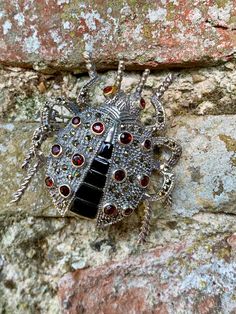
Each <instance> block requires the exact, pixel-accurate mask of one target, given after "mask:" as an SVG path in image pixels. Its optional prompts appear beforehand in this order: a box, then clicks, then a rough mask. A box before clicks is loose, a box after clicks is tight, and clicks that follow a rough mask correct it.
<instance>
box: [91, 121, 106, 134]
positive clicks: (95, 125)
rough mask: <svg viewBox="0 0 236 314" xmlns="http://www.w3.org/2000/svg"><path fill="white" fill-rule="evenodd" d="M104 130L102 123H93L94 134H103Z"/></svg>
mask: <svg viewBox="0 0 236 314" xmlns="http://www.w3.org/2000/svg"><path fill="white" fill-rule="evenodd" d="M104 130H105V125H104V124H103V123H102V122H100V121H98V122H95V123H93V125H92V131H93V133H95V134H102V133H103V132H104Z"/></svg>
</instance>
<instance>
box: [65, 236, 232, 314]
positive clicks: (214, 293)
mask: <svg viewBox="0 0 236 314" xmlns="http://www.w3.org/2000/svg"><path fill="white" fill-rule="evenodd" d="M199 240H200V239H199ZM199 240H196V242H191V241H189V243H188V242H183V243H179V244H175V245H171V246H165V247H164V246H163V247H157V248H156V249H153V250H151V251H146V252H142V254H141V255H139V256H133V257H130V258H127V259H125V260H121V261H119V262H109V263H106V264H104V265H103V266H99V267H95V268H87V269H83V270H77V271H75V272H73V273H69V274H67V275H65V276H64V277H63V278H62V279H61V280H60V283H59V298H60V304H61V308H62V312H63V313H64V314H76V313H84V314H86V313H94V314H100V313H104V314H124V313H125V314H131V313H147V314H149V313H150V314H155V313H156V314H160V313H161V314H172V313H198V314H208V313H209V314H210V313H226V312H227V313H231V312H230V311H229V310H231V309H233V308H234V304H235V301H234V289H235V281H236V279H235V276H234V273H235V266H234V265H235V264H234V263H232V260H231V263H228V262H226V261H225V260H224V259H222V258H221V254H222V247H221V245H220V244H221V243H222V238H221V237H220V236H215V237H213V238H212V237H208V238H206V239H205V240H203V239H201V240H200V241H199ZM213 246H214V247H215V248H219V249H218V250H215V252H213V251H211V254H209V252H210V250H209V248H210V247H213ZM224 250H229V251H230V248H229V246H227V243H226V245H225V247H224ZM202 255H204V258H203V256H202ZM232 258H233V255H232V256H231V259H232ZM224 311H225V312H224ZM232 313H233V312H232Z"/></svg>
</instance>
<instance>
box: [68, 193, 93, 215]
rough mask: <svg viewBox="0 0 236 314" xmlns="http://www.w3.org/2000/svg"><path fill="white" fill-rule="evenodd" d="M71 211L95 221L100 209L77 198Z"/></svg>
mask: <svg viewBox="0 0 236 314" xmlns="http://www.w3.org/2000/svg"><path fill="white" fill-rule="evenodd" d="M70 211H72V212H73V213H75V214H77V215H80V216H83V217H86V218H90V219H94V218H95V217H96V215H97V211H98V208H97V205H95V204H93V203H90V202H87V201H85V200H81V199H80V198H78V197H76V198H75V199H74V204H73V208H72V209H70Z"/></svg>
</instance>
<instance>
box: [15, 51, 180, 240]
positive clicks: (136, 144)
mask: <svg viewBox="0 0 236 314" xmlns="http://www.w3.org/2000/svg"><path fill="white" fill-rule="evenodd" d="M85 60H86V66H87V69H88V73H89V76H90V80H89V81H88V82H87V83H86V84H85V85H84V86H83V87H82V88H81V90H80V92H79V94H78V99H77V103H75V102H71V101H70V100H67V99H61V98H57V99H52V100H50V101H48V102H47V103H46V104H45V105H44V107H43V108H42V110H41V122H40V125H39V127H38V128H37V129H36V130H35V132H34V134H33V138H32V146H31V148H30V149H29V152H28V154H27V155H26V158H25V160H24V162H23V165H22V168H23V169H25V170H26V171H27V175H26V177H25V179H24V181H23V182H22V185H21V187H20V188H19V190H18V191H17V192H16V193H14V194H13V200H12V203H15V202H18V201H19V200H20V199H21V197H22V195H23V194H24V192H25V190H26V189H27V187H28V185H29V183H30V181H31V179H32V177H33V176H34V175H35V173H36V172H37V170H38V169H39V167H40V166H42V165H44V166H45V186H46V187H47V189H48V191H49V194H50V195H51V197H52V200H53V203H54V205H55V207H56V208H57V209H58V211H59V212H60V213H61V214H62V215H65V213H66V212H70V213H71V214H73V215H75V216H78V217H83V218H87V219H95V220H96V222H97V226H98V227H104V226H107V225H110V224H114V223H116V222H118V221H120V220H122V219H124V218H125V217H127V216H130V215H131V214H132V213H133V212H134V210H135V209H136V208H137V207H138V205H139V204H140V203H141V202H144V203H145V213H144V219H143V223H142V227H141V231H140V234H139V242H143V241H145V239H146V237H147V235H148V233H149V229H150V219H151V212H152V208H151V202H153V201H161V202H167V203H171V192H172V190H173V187H174V182H175V177H174V174H173V172H172V168H173V167H174V166H175V164H176V163H177V161H178V160H179V158H180V156H181V146H180V144H179V143H178V142H176V141H175V140H174V139H171V138H167V137H164V136H161V135H160V134H161V133H162V131H163V130H164V128H165V125H166V116H165V111H164V108H163V106H162V104H161V102H160V97H161V96H162V95H163V93H164V92H165V90H166V89H167V88H168V87H169V85H170V84H171V83H172V81H173V79H174V76H173V75H172V74H170V75H168V76H167V77H166V79H165V80H164V82H163V83H162V84H161V85H160V86H159V87H158V88H157V89H156V90H154V92H153V95H152V96H151V104H152V105H153V107H154V109H155V116H154V119H155V122H154V124H153V125H144V124H143V123H142V122H141V119H140V113H141V111H142V110H143V109H144V108H145V100H144V99H143V98H142V90H143V88H144V85H145V82H146V80H147V77H148V75H149V70H145V71H144V72H143V75H142V77H141V79H140V82H139V84H138V86H137V87H136V89H135V91H134V92H132V93H130V94H126V93H125V92H124V91H122V90H121V81H122V76H123V71H124V62H123V61H120V62H119V66H118V71H117V76H116V80H115V83H114V85H113V86H107V87H105V88H104V90H103V93H104V96H105V101H104V103H103V104H102V105H100V106H98V107H96V108H94V107H89V106H88V104H89V98H88V92H89V90H90V88H91V87H92V86H93V85H94V84H96V82H97V80H98V78H99V77H98V75H97V72H96V70H95V67H94V65H93V64H92V62H91V58H90V55H88V54H85ZM57 106H61V107H65V108H66V109H67V110H68V111H69V112H70V113H71V118H70V120H68V122H67V123H66V125H63V127H62V124H61V123H59V122H58V118H60V115H59V112H58V111H57V110H56V109H55V107H57ZM81 108H85V109H84V110H81ZM54 135H55V143H54V144H53V145H52V146H51V151H50V153H49V155H48V156H45V155H44V153H43V152H42V150H41V145H42V143H43V142H44V141H45V140H46V139H47V138H49V137H51V136H54ZM159 148H164V149H167V150H169V152H170V157H169V159H168V160H167V161H165V162H164V163H163V164H161V163H160V161H158V160H157V159H156V158H155V151H156V149H159ZM154 170H157V171H158V172H159V174H160V175H161V176H162V178H163V184H162V187H161V188H160V190H159V191H158V192H157V193H156V194H155V195H153V194H149V193H148V186H149V183H150V177H151V175H152V172H153V171H154Z"/></svg>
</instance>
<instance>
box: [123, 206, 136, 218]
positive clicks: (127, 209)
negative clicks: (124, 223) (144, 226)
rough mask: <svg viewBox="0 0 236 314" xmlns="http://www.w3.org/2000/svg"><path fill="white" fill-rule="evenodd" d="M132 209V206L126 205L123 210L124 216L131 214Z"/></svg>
mask: <svg viewBox="0 0 236 314" xmlns="http://www.w3.org/2000/svg"><path fill="white" fill-rule="evenodd" d="M133 211H134V210H133V208H131V207H128V208H126V209H125V210H124V211H123V215H124V216H129V215H131V214H132V212H133Z"/></svg>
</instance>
